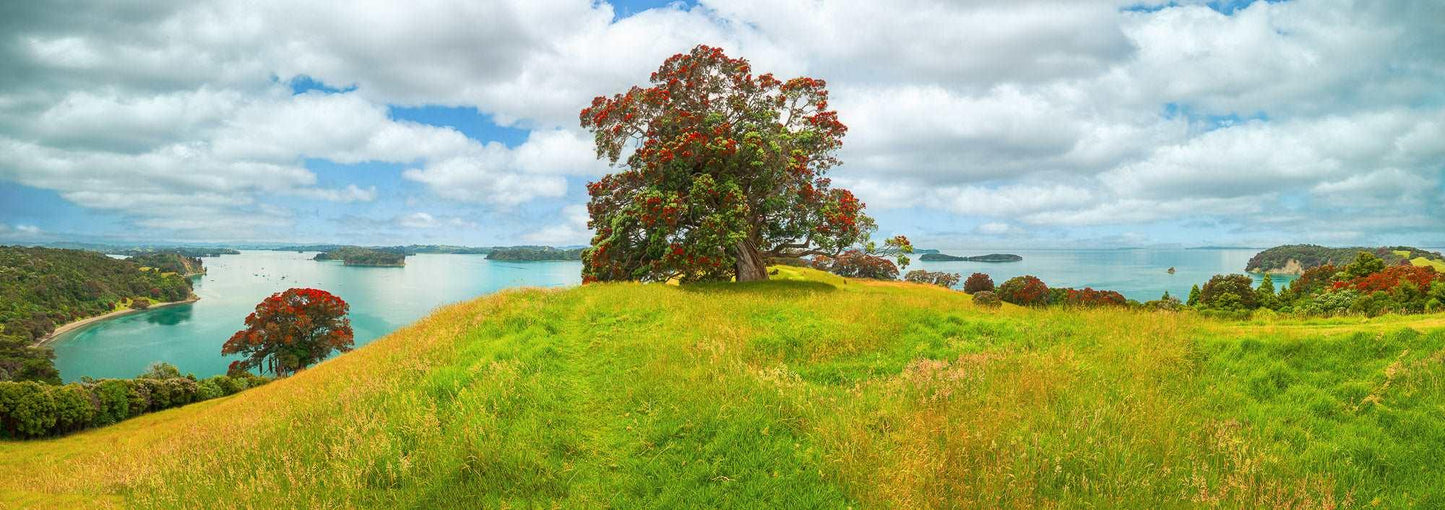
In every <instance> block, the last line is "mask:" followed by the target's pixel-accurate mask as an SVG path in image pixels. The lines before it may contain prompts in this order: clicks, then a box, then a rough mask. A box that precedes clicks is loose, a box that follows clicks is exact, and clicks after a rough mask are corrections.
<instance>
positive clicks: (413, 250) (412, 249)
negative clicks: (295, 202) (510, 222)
mask: <svg viewBox="0 0 1445 510" xmlns="http://www.w3.org/2000/svg"><path fill="white" fill-rule="evenodd" d="M337 248H358V246H352V245H343V244H302V245H291V246H278V247H275V248H269V249H270V250H272V251H298V252H300V251H322V252H325V251H332V250H335V249H337ZM360 248H366V249H369V250H376V251H385V252H393V253H401V254H403V255H416V254H418V253H445V254H456V255H486V254H488V253H491V251H492V248H490V247H485V246H482V247H476V246H453V245H449V244H409V245H406V246H363V247H360Z"/></svg>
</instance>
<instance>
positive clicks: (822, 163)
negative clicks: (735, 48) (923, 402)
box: [580, 46, 875, 282]
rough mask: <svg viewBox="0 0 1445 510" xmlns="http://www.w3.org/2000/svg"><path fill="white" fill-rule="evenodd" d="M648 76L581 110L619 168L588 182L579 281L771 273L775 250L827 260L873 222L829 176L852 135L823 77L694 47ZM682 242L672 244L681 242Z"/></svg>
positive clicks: (602, 150) (601, 151)
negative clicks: (764, 70) (766, 70)
mask: <svg viewBox="0 0 1445 510" xmlns="http://www.w3.org/2000/svg"><path fill="white" fill-rule="evenodd" d="M651 82H652V85H651V86H649V87H646V88H643V87H633V88H632V89H630V90H628V91H627V92H624V93H621V94H617V95H614V96H612V97H610V98H608V97H598V98H596V99H594V100H593V101H592V105H591V106H589V107H587V108H585V109H583V110H582V112H581V115H580V120H581V124H582V127H584V128H587V129H589V130H591V131H592V133H593V135H594V138H595V142H596V146H597V155H598V157H600V158H606V159H607V160H608V161H610V162H611V163H612V164H614V165H616V164H618V161H619V160H620V159H622V157H623V154H624V153H626V152H627V149H628V148H632V149H633V150H632V151H631V153H630V154H629V155H628V156H627V158H626V159H625V161H624V162H623V163H622V164H621V170H620V171H619V172H617V173H613V174H610V175H607V176H604V177H603V178H601V179H600V180H598V181H597V182H594V183H591V184H589V185H588V186H587V191H588V194H589V195H590V196H591V200H590V201H589V203H588V205H587V211H588V214H589V215H590V216H591V221H590V226H591V227H592V228H593V229H595V230H596V235H595V236H594V237H593V238H592V246H591V247H590V248H588V249H587V250H586V251H585V252H584V254H583V263H584V265H583V269H582V276H583V281H584V282H593V281H606V280H644V281H665V280H671V279H678V280H681V281H702V280H727V279H731V278H737V280H738V281H749V280H765V279H767V277H768V276H767V268H766V265H767V260H768V259H769V258H772V257H801V256H808V255H815V256H816V255H823V256H829V257H834V256H837V255H838V254H839V253H841V252H842V251H843V250H845V249H847V248H849V247H851V246H857V245H862V244H864V243H865V242H866V240H867V238H868V236H869V234H871V233H872V231H873V230H874V228H875V227H874V223H873V220H872V219H871V218H869V217H868V216H866V215H864V214H863V203H862V202H860V201H858V199H857V198H856V197H854V196H853V194H852V193H851V192H849V191H848V190H845V189H837V188H833V187H832V186H831V181H830V180H829V179H828V178H827V177H824V174H825V173H826V172H827V170H828V169H829V168H831V167H833V166H835V165H837V164H838V163H839V161H838V159H837V158H836V157H834V155H833V154H834V152H835V151H837V150H838V148H839V147H841V146H842V137H843V135H844V133H846V132H847V127H845V126H844V125H843V124H842V123H841V122H839V121H838V114H837V112H834V111H832V110H829V109H828V90H827V88H826V83H824V82H823V81H822V80H817V79H813V78H794V79H791V80H787V81H782V80H778V79H777V78H774V77H773V76H772V75H771V74H762V75H754V74H753V73H752V67H751V66H750V65H749V64H748V62H747V60H744V59H735V58H730V57H728V56H727V55H724V54H723V52H722V50H721V49H718V48H712V47H708V46H698V47H696V48H693V50H692V51H690V52H688V53H680V54H677V55H674V56H672V57H671V58H668V59H667V60H666V61H665V62H663V64H662V67H660V68H659V69H658V70H657V72H655V73H653V74H652V77H651ZM678 247H681V248H680V250H679V248H678Z"/></svg>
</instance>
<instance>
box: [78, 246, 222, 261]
mask: <svg viewBox="0 0 1445 510" xmlns="http://www.w3.org/2000/svg"><path fill="white" fill-rule="evenodd" d="M104 251H105V252H106V253H110V254H114V255H125V256H127V257H137V256H143V255H153V254H158V253H174V254H177V255H180V256H182V257H195V258H201V257H219V256H221V255H238V254H240V253H241V252H239V251H236V250H233V249H230V248H195V247H188V246H176V247H167V248H149V247H148V248H128V249H124V250H104Z"/></svg>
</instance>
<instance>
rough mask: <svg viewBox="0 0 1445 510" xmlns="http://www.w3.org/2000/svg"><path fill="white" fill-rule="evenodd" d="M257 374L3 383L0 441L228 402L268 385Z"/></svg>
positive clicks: (53, 433)
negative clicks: (204, 403)
mask: <svg viewBox="0 0 1445 510" xmlns="http://www.w3.org/2000/svg"><path fill="white" fill-rule="evenodd" d="M269 380H270V379H267V378H264V377H258V376H255V375H252V374H245V375H240V376H235V377H232V376H224V375H218V376H215V377H211V378H208V379H206V380H204V381H201V382H197V381H196V380H195V379H193V378H191V377H170V378H165V379H150V378H137V379H103V380H100V381H89V380H87V381H85V382H82V383H71V384H67V385H64V386H61V385H54V384H42V383H38V382H34V381H20V382H16V381H0V436H3V437H9V438H31V437H42V436H51V435H57V434H64V433H67V432H74V431H77V430H81V429H85V428H89V427H96V426H101V425H109V424H112V423H116V422H119V421H121V420H124V419H126V418H130V417H133V416H139V415H141V414H143V413H146V412H151V411H160V410H162V409H168V408H171V407H178V406H183V405H186V404H189V403H192V402H200V401H202V400H208V399H212V398H217V397H223V396H227V395H231V394H234V393H236V392H238V391H242V390H245V389H247V388H252V387H256V386H260V385H262V384H265V383H266V382H268V381H269Z"/></svg>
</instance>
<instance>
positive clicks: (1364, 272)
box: [1345, 251, 1385, 278]
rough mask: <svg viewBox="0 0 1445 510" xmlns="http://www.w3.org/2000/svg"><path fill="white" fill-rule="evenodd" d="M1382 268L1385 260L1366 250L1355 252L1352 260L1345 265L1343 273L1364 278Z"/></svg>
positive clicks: (1382, 269) (1351, 276) (1383, 268)
mask: <svg viewBox="0 0 1445 510" xmlns="http://www.w3.org/2000/svg"><path fill="white" fill-rule="evenodd" d="M1384 270H1385V261H1384V260H1383V259H1381V258H1380V257H1377V256H1375V254H1373V253H1370V252H1367V251H1362V252H1360V253H1358V254H1356V255H1355V260H1354V262H1350V263H1349V265H1346V266H1345V274H1346V275H1349V277H1350V278H1364V277H1366V276H1370V275H1372V274H1375V273H1378V272H1380V271H1384Z"/></svg>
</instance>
